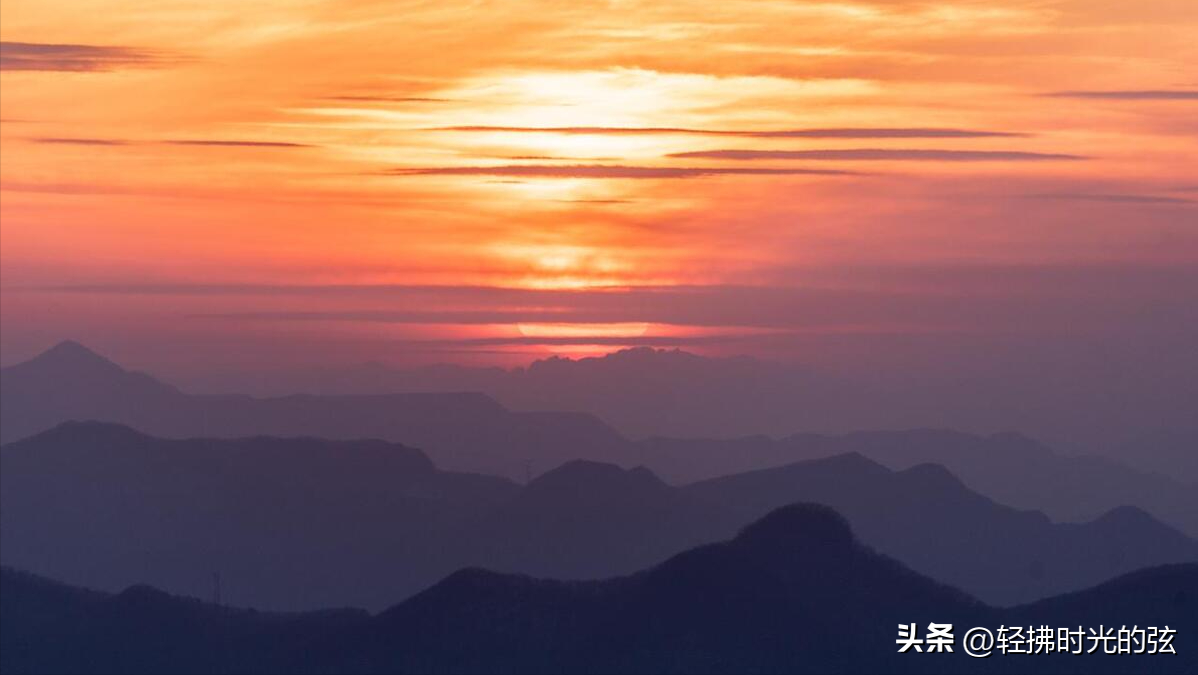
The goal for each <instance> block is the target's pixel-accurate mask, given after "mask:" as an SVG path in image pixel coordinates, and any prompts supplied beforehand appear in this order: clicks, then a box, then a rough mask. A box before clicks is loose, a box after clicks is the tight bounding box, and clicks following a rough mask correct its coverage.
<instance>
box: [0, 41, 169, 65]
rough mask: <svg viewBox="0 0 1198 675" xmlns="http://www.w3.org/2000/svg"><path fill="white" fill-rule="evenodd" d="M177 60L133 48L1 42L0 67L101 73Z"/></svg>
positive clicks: (165, 55)
mask: <svg viewBox="0 0 1198 675" xmlns="http://www.w3.org/2000/svg"><path fill="white" fill-rule="evenodd" d="M177 60H179V57H178V56H174V55H170V54H166V53H163V52H160V51H154V50H147V49H138V48H135V47H125V46H106V45H81V44H49V43H40V42H0V70H29V71H62V72H101V71H109V70H119V69H122V68H147V67H155V66H162V65H165V64H168V63H171V62H173V61H177Z"/></svg>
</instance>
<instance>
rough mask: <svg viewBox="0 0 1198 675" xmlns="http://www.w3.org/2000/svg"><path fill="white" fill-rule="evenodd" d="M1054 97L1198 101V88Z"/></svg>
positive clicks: (1070, 93) (1062, 93)
mask: <svg viewBox="0 0 1198 675" xmlns="http://www.w3.org/2000/svg"><path fill="white" fill-rule="evenodd" d="M1045 96H1051V97H1054V98H1088V99H1099V100H1111V101H1198V89H1114V90H1095V91H1054V92H1049V93H1047V94H1045Z"/></svg>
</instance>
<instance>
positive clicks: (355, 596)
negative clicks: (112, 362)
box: [0, 423, 1198, 609]
mask: <svg viewBox="0 0 1198 675" xmlns="http://www.w3.org/2000/svg"><path fill="white" fill-rule="evenodd" d="M0 469H2V471H0V488H2V489H0V531H3V533H4V546H3V547H2V548H0V558H2V560H3V562H4V563H5V564H9V565H14V566H18V567H21V568H24V569H29V570H32V571H35V572H38V573H44V574H48V575H50V576H53V577H54V578H59V579H63V580H66V581H69V582H71V583H77V584H82V585H86V586H90V587H95V588H101V589H108V590H115V589H118V588H123V587H125V586H127V585H129V584H131V583H134V582H135V581H146V582H151V583H153V584H155V585H158V586H161V587H164V588H166V589H168V590H170V591H172V592H182V593H186V594H191V595H207V594H208V593H209V592H210V588H211V583H212V581H211V579H212V577H211V575H212V573H214V572H219V573H221V575H222V578H223V579H224V585H225V593H226V597H227V598H233V599H235V601H236V602H237V603H239V604H250V605H254V606H258V607H264V608H270V609H300V608H310V607H316V606H324V605H342V604H355V605H359V606H365V607H368V608H371V609H375V608H378V604H377V603H378V602H380V601H385V600H394V599H399V598H402V597H405V595H407V594H408V593H411V592H414V591H416V590H418V589H420V588H422V587H424V586H426V585H428V584H429V583H431V582H432V581H434V580H436V579H438V578H441V577H443V576H444V575H446V574H448V573H449V572H451V571H452V570H454V569H457V568H459V567H463V566H467V565H475V566H483V567H487V568H491V569H496V570H500V571H508V572H520V573H526V574H533V575H538V576H546V577H553V578H568V579H594V578H602V577H608V576H613V575H618V574H628V573H631V572H634V571H636V570H638V569H642V568H644V567H647V566H649V565H652V564H654V563H655V562H656V561H659V560H662V559H664V558H666V557H668V556H670V555H673V554H675V553H678V552H679V551H682V550H685V549H687V548H690V547H693V546H697V545H701V544H705V543H710V542H713V541H718V540H721V539H724V538H726V537H729V536H732V535H733V534H734V533H735V532H736V531H737V530H739V528H741V527H742V526H743V525H744V524H745V523H748V522H751V521H753V520H755V519H757V518H759V517H761V516H763V515H764V514H766V513H768V512H770V511H771V510H773V509H775V508H777V507H779V506H782V505H784V504H788V503H791V502H794V501H795V500H811V501H817V502H821V503H825V504H829V505H831V506H833V507H834V508H837V509H838V510H840V511H841V512H843V513H844V514H845V515H846V516H847V517H848V518H849V520H850V522H852V523H853V525H854V527H855V528H856V529H857V531H859V532H860V533H862V536H863V538H864V540H865V541H866V542H868V543H869V544H870V545H872V546H875V547H877V548H878V549H880V550H881V551H883V552H884V553H887V554H889V555H893V556H894V557H896V558H898V559H899V560H901V561H903V562H904V563H905V564H907V565H910V566H911V567H913V568H914V569H916V570H918V571H920V572H922V573H925V574H929V575H932V576H934V577H935V578H939V579H943V580H945V581H947V582H950V583H953V584H954V585H957V586H959V587H961V588H964V589H966V590H967V591H969V592H971V593H973V594H975V595H977V596H978V597H981V598H982V599H984V600H986V601H988V602H992V603H997V604H1012V603H1016V602H1020V601H1026V600H1032V599H1037V598H1041V597H1045V596H1047V595H1051V594H1054V593H1060V592H1063V591H1068V590H1073V589H1077V588H1082V587H1084V586H1086V585H1089V584H1093V583H1097V582H1100V581H1103V580H1105V579H1109V578H1111V577H1113V576H1116V575H1118V574H1121V573H1124V572H1127V571H1130V570H1133V569H1136V568H1139V567H1143V566H1148V565H1158V564H1163V563H1168V562H1177V561H1186V560H1198V544H1195V542H1193V541H1192V540H1189V539H1187V538H1185V537H1184V536H1182V535H1180V534H1179V533H1177V532H1176V531H1174V530H1172V529H1171V528H1168V527H1167V526H1165V525H1163V524H1161V523H1159V522H1157V521H1155V520H1154V519H1152V518H1151V517H1150V516H1148V515H1147V514H1145V513H1143V512H1140V511H1137V510H1135V509H1130V508H1128V509H1120V510H1118V511H1115V512H1113V513H1111V514H1109V515H1108V516H1106V517H1104V518H1102V519H1099V520H1097V521H1095V522H1091V523H1085V524H1080V525H1074V524H1053V523H1051V522H1050V521H1049V520H1048V519H1047V518H1046V517H1045V516H1043V515H1042V514H1040V513H1037V512H1024V511H1017V510H1015V509H1011V508H1007V507H1004V506H1001V505H998V504H995V503H994V502H992V501H990V500H989V499H987V498H985V497H982V496H981V495H978V494H976V493H974V492H972V491H970V490H969V489H968V488H966V487H965V486H964V485H962V484H961V483H960V481H958V480H956V479H955V478H954V477H953V476H952V475H951V474H949V473H948V472H947V471H945V470H944V469H942V468H940V467H936V466H919V467H915V468H912V469H909V470H904V471H899V472H895V471H892V470H890V469H887V468H885V467H883V466H881V465H880V464H877V463H875V462H873V461H871V460H869V459H866V458H865V457H863V456H861V455H856V454H849V455H843V456H837V457H831V458H825V459H820V460H811V461H807V462H802V463H796V464H792V465H789V466H785V467H779V468H775V469H767V470H760V471H756V472H751V473H746V474H743V475H736V476H730V477H726V478H721V479H716V480H712V481H706V482H702V483H698V484H694V485H690V486H686V487H682V488H676V487H671V486H669V485H667V484H665V483H663V482H662V481H660V480H659V479H658V478H657V477H656V476H654V475H653V474H652V473H651V472H649V471H648V470H646V469H644V468H636V469H628V470H626V469H621V468H619V467H617V466H614V465H610V464H601V463H595V462H588V461H575V462H569V463H567V464H565V465H563V466H561V467H559V468H558V469H555V470H553V471H550V472H548V473H546V474H544V475H542V476H540V477H538V478H537V479H535V480H533V481H532V482H531V483H529V484H528V485H526V486H525V487H523V488H519V487H517V486H516V485H514V484H512V483H509V482H507V481H504V480H502V479H497V478H489V477H484V476H478V475H469V474H460V473H450V472H443V471H438V470H437V469H435V468H434V467H433V465H432V464H431V463H430V462H429V460H428V459H427V458H426V457H425V456H424V455H423V454H422V453H420V452H419V451H417V450H413V449H411V448H407V447H404V446H400V445H395V444H391V443H386V442H383V441H322V440H317V439H310V438H307V439H305V438H297V439H278V438H265V437H258V438H245V439H228V440H216V439H189V440H162V439H156V438H152V437H149V436H145V435H143V434H141V433H139V432H136V431H133V430H131V429H129V428H127V427H121V426H116V425H111V424H103V423H67V424H64V425H61V426H59V427H56V428H55V429H53V430H51V431H49V432H45V433H43V434H39V435H37V436H34V437H32V438H29V439H25V440H23V441H18V442H16V443H12V444H9V445H6V446H4V447H3V448H2V449H0Z"/></svg>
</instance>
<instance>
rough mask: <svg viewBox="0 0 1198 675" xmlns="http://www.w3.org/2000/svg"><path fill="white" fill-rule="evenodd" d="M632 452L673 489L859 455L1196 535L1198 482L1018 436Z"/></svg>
mask: <svg viewBox="0 0 1198 675" xmlns="http://www.w3.org/2000/svg"><path fill="white" fill-rule="evenodd" d="M636 445H637V452H638V454H637V461H638V462H640V463H643V464H645V465H646V466H649V467H652V468H653V469H654V470H655V471H657V472H658V473H659V474H660V475H661V476H662V477H663V478H664V479H666V480H667V481H670V482H673V483H686V482H691V481H696V480H702V479H706V478H712V477H717V476H723V475H727V474H731V473H739V472H743V471H749V470H752V469H757V468H761V467H768V466H779V465H783V464H787V463H790V462H794V461H798V460H803V459H811V458H818V457H830V456H833V455H840V454H846V453H858V454H861V455H864V456H866V457H869V458H871V459H873V460H875V461H877V462H879V463H881V464H884V465H886V466H889V467H892V468H896V469H906V468H910V467H914V466H917V465H920V464H939V465H942V466H944V467H945V468H947V469H948V470H949V471H951V472H952V473H953V474H954V475H956V476H958V477H959V478H961V480H963V481H964V482H965V484H967V485H968V486H969V487H970V488H972V489H974V490H977V491H978V492H981V493H982V494H985V495H986V496H988V497H991V498H993V499H995V500H996V501H999V502H1001V503H1004V504H1009V505H1011V506H1016V507H1019V508H1023V509H1034V510H1039V511H1044V512H1045V513H1046V514H1048V515H1049V516H1050V517H1051V518H1053V519H1055V520H1061V521H1078V520H1089V519H1093V518H1096V517H1098V516H1100V515H1102V514H1103V513H1105V512H1106V511H1109V510H1111V509H1114V508H1118V507H1120V506H1125V505H1133V506H1137V507H1139V508H1141V509H1143V510H1145V511H1147V512H1149V513H1151V514H1152V515H1153V516H1155V517H1157V518H1159V519H1161V520H1164V521H1165V522H1167V523H1170V524H1171V525H1174V526H1176V527H1178V528H1180V529H1182V530H1183V531H1185V532H1187V533H1188V534H1190V535H1191V536H1198V485H1191V484H1187V483H1184V482H1180V481H1176V480H1173V479H1170V478H1167V477H1165V476H1160V475H1157V474H1152V473H1146V472H1142V471H1137V470H1135V469H1132V468H1130V467H1128V466H1126V465H1123V464H1120V463H1118V462H1115V461H1112V460H1109V459H1105V458H1101V457H1096V456H1066V455H1061V454H1058V453H1056V452H1054V451H1053V450H1051V449H1050V448H1048V447H1046V446H1045V445H1043V444H1041V443H1038V442H1036V441H1034V440H1032V439H1029V438H1027V437H1026V436H1021V435H1019V434H1013V433H1001V434H991V435H988V436H980V435H976V434H966V433H961V432H956V431H948V430H939V429H914V430H907V431H877V432H857V433H851V434H844V435H839V436H828V435H822V434H796V435H792V436H788V437H785V438H781V439H776V440H775V439H772V438H769V437H766V436H749V437H744V438H737V439H723V440H720V439H669V438H652V439H646V440H643V441H639V442H637V443H636Z"/></svg>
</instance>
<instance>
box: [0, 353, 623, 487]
mask: <svg viewBox="0 0 1198 675" xmlns="http://www.w3.org/2000/svg"><path fill="white" fill-rule="evenodd" d="M71 420H99V421H105V422H116V423H120V424H125V425H128V426H132V427H134V428H136V429H138V430H141V431H144V432H146V433H149V434H153V435H156V436H164V437H169V438H186V437H197V436H205V437H222V438H230V437H243V436H256V435H270V436H316V437H321V438H331V439H353V438H380V439H384V440H389V441H394V442H397V443H404V444H406V445H410V446H415V447H419V448H421V449H422V450H424V451H426V452H428V453H429V454H430V455H431V456H432V457H433V458H434V459H435V460H436V461H437V463H438V465H439V466H442V467H445V468H452V469H458V470H464V471H473V472H480V473H489V474H494V475H503V476H508V477H511V478H516V479H521V480H522V479H525V478H526V477H527V475H528V474H529V473H530V472H537V473H539V472H541V471H545V470H547V469H550V468H552V467H554V466H557V465H558V464H560V463H561V462H563V461H566V460H569V459H574V458H576V457H597V458H605V459H606V460H608V461H617V462H619V461H624V459H625V458H624V457H623V455H622V453H623V452H624V451H625V450H626V449H627V443H626V441H625V440H624V439H623V438H622V437H621V436H620V435H619V434H617V433H616V432H615V431H613V430H612V429H611V428H610V427H608V426H607V425H606V424H604V423H603V422H601V421H600V420H598V419H597V418H595V417H593V416H590V415H587V414H583V413H573V412H519V413H517V412H512V411H510V410H508V409H507V408H505V407H503V406H501V405H499V404H498V403H496V402H495V401H494V400H493V399H491V398H489V397H487V396H485V395H482V394H473V393H409V394H381V395H345V396H310V395H295V396H282V397H274V398H252V397H249V396H237V395H191V394H186V393H183V392H181V391H179V390H177V389H175V388H174V387H171V386H169V385H166V384H163V383H161V382H158V381H157V380H154V379H153V378H151V377H149V376H148V375H144V374H141V373H134V372H130V371H127V370H124V369H123V368H121V367H120V366H117V365H116V364H114V363H112V362H111V361H108V360H107V359H105V358H104V357H102V356H99V355H98V354H95V353H94V352H91V351H90V350H88V349H86V348H85V347H82V346H81V345H78V344H76V343H72V342H66V343H62V344H60V345H58V346H56V347H54V348H52V349H51V350H49V351H47V352H45V353H43V354H41V355H40V356H38V357H36V358H34V359H32V360H30V361H26V362H24V363H20V364H17V365H14V366H10V367H8V368H4V369H3V371H2V372H0V438H2V440H3V441H4V442H8V441H11V440H16V439H19V438H24V437H26V436H29V435H31V434H34V433H37V432H39V431H45V430H47V429H49V428H51V427H53V426H54V425H57V424H59V423H61V422H66V421H71Z"/></svg>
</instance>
